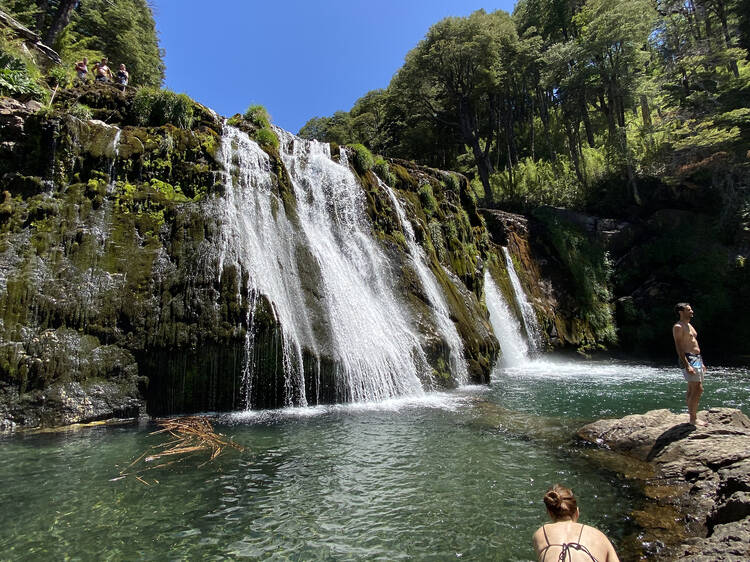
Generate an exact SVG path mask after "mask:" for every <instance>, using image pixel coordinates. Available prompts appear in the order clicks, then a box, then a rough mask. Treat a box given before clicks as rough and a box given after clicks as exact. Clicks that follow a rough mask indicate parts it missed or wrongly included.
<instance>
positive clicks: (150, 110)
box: [131, 88, 194, 129]
mask: <svg viewBox="0 0 750 562" xmlns="http://www.w3.org/2000/svg"><path fill="white" fill-rule="evenodd" d="M131 112H132V114H133V118H134V120H135V121H136V123H138V124H140V125H156V126H159V125H166V124H167V123H171V124H172V125H174V126H176V127H180V128H183V129H190V128H191V127H192V126H193V113H194V102H193V100H191V99H190V98H189V97H188V96H187V95H185V94H176V93H174V92H172V91H170V90H161V89H158V88H140V89H139V90H138V91H137V92H136V94H135V96H134V97H133V102H132V104H131Z"/></svg>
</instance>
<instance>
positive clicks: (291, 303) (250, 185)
mask: <svg viewBox="0 0 750 562" xmlns="http://www.w3.org/2000/svg"><path fill="white" fill-rule="evenodd" d="M225 129H226V130H225V133H224V135H223V138H222V145H221V156H222V159H223V164H224V168H225V170H226V172H227V184H228V186H227V192H226V197H225V200H224V202H223V205H221V208H220V209H219V213H220V221H221V224H222V225H223V231H222V248H221V253H220V256H219V274H220V275H221V273H222V272H223V270H224V267H225V265H226V264H227V263H229V264H232V265H234V266H235V268H236V270H237V271H238V272H239V271H243V270H244V271H247V273H248V275H249V284H250V287H249V292H250V295H251V296H250V303H249V312H248V314H249V318H248V321H247V324H248V331H247V336H246V340H245V356H246V357H245V367H244V373H243V378H244V381H243V383H244V385H245V395H246V400H249V398H250V393H251V390H252V389H251V388H250V386H251V384H252V382H251V381H252V372H251V370H252V364H253V361H252V351H253V345H254V339H255V329H254V328H255V327H254V322H253V313H254V311H255V307H256V305H257V303H258V295H264V296H265V297H266V298H267V299H268V300H269V302H270V303H271V305H272V313H273V315H274V318H275V320H276V321H277V322H278V323H279V324H280V325H281V326H282V350H281V357H282V363H283V365H282V368H283V372H284V376H285V381H284V402H285V404H286V405H293V404H297V405H302V406H304V405H307V397H306V395H305V384H304V364H303V352H302V350H303V346H306V347H308V348H309V349H311V350H313V351H315V350H316V345H315V338H314V337H313V335H312V328H311V325H310V320H309V318H308V316H307V306H306V305H305V299H304V296H303V288H302V286H301V283H300V276H299V272H298V271H297V259H296V252H297V238H298V236H297V233H296V231H295V229H294V227H293V225H292V224H291V222H290V221H289V220H288V219H287V216H286V214H285V213H284V212H283V201H282V200H281V198H280V197H279V196H278V195H277V194H276V193H275V192H274V186H273V180H272V177H271V173H270V171H271V164H270V161H269V158H268V155H267V154H266V153H265V152H263V150H261V148H260V147H259V146H258V145H257V144H256V143H255V142H253V141H251V140H250V138H249V137H248V136H247V135H246V134H245V133H243V132H241V131H239V130H237V129H235V128H233V127H229V126H227V127H226V128H225Z"/></svg>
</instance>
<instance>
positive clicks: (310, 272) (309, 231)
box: [216, 126, 431, 405]
mask: <svg viewBox="0 0 750 562" xmlns="http://www.w3.org/2000/svg"><path fill="white" fill-rule="evenodd" d="M275 131H276V133H277V134H278V136H279V137H280V139H281V147H280V150H281V155H282V158H283V161H284V164H285V166H286V168H287V170H288V171H289V175H290V179H291V183H292V186H291V188H292V190H293V194H294V205H295V207H296V216H291V215H290V216H287V213H286V210H285V206H284V201H283V199H282V197H281V196H280V195H279V194H278V193H277V191H276V187H275V183H274V180H273V177H272V174H271V164H270V160H269V157H268V155H267V154H266V153H265V152H264V151H263V150H261V149H260V147H258V145H257V144H256V143H255V142H253V141H252V140H250V139H249V137H248V136H247V135H246V134H245V133H243V132H240V131H239V130H237V129H235V128H233V127H230V126H225V131H224V135H223V139H222V147H221V155H222V158H223V163H224V167H225V170H226V176H227V178H226V183H227V186H228V187H227V194H226V197H225V198H224V199H223V200H220V201H217V205H218V207H219V208H217V210H216V212H217V213H218V218H219V220H220V221H221V223H222V224H223V232H222V249H221V255H220V268H219V270H220V271H223V270H224V269H225V268H226V267H227V266H228V265H232V266H234V267H235V268H236V269H237V271H245V272H247V274H248V278H249V280H248V283H249V292H250V293H251V294H252V295H255V296H254V297H253V298H258V296H260V295H262V296H263V297H265V298H266V299H267V300H268V302H269V303H270V304H271V307H272V309H273V314H274V316H275V319H276V321H277V323H278V325H279V326H280V328H281V335H282V336H281V337H282V343H283V346H282V347H283V353H282V357H283V361H282V362H283V365H282V368H283V373H284V377H285V382H284V386H285V398H284V401H285V403H286V404H287V405H306V404H307V403H308V402H310V403H313V402H317V400H318V397H317V396H306V393H305V374H306V366H305V361H304V360H303V358H304V355H305V354H306V353H307V354H309V355H312V356H314V357H315V358H317V359H318V363H317V364H316V365H312V366H311V367H310V366H308V368H307V371H308V373H307V374H308V375H309V376H313V377H315V376H318V377H319V376H320V368H321V366H320V359H321V358H327V359H328V360H329V363H330V364H332V365H333V366H332V367H331V369H332V370H333V373H332V377H333V380H334V384H335V399H336V400H337V401H372V400H382V399H385V398H390V397H394V396H399V395H407V394H418V393H421V392H422V388H421V383H420V379H426V378H428V377H429V373H430V372H431V370H430V368H429V365H428V364H427V360H426V358H425V356H424V353H423V351H422V349H421V348H420V346H419V343H418V338H417V336H416V334H415V333H414V331H413V330H412V328H411V323H410V319H409V318H408V317H407V316H406V315H405V308H404V307H403V306H402V305H401V303H399V302H398V300H397V298H396V296H395V292H394V283H393V280H392V278H391V276H390V272H389V266H388V263H387V260H386V258H385V256H384V255H383V254H382V251H381V250H380V248H379V246H378V244H377V242H376V241H375V239H374V238H373V237H372V234H371V227H370V224H369V222H368V219H367V216H366V213H365V211H364V201H363V198H364V195H363V194H362V190H361V187H360V186H359V185H358V183H357V181H356V179H355V177H354V175H353V174H352V172H351V171H350V170H349V169H348V168H347V167H345V166H342V165H340V164H337V163H336V162H334V161H333V160H331V158H330V152H329V147H328V145H327V144H321V143H318V142H315V141H304V140H302V139H299V138H297V137H295V136H293V135H291V134H290V133H287V132H286V131H283V130H281V129H275ZM254 308H255V307H254V303H251V306H250V307H249V310H250V312H249V314H250V318H248V326H250V329H249V330H248V336H247V338H248V339H247V341H246V347H247V349H246V352H247V355H248V359H247V360H246V362H247V367H246V371H248V372H246V373H245V374H246V376H247V377H248V380H252V373H251V372H250V370H251V369H252V365H253V362H252V360H251V359H250V357H251V355H252V352H253V347H254V345H255V342H254V341H253V333H254V331H253V329H252V327H253V318H252V315H253V310H254ZM246 384H248V385H249V384H250V383H249V382H246ZM316 388H317V387H316ZM248 405H249V401H248Z"/></svg>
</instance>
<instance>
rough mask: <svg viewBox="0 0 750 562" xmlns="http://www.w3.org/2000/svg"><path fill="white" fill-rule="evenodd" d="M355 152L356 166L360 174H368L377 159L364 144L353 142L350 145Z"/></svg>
mask: <svg viewBox="0 0 750 562" xmlns="http://www.w3.org/2000/svg"><path fill="white" fill-rule="evenodd" d="M349 148H351V149H352V151H353V152H354V159H353V161H354V168H355V169H356V170H357V171H358V172H359V173H360V174H366V173H367V172H369V171H370V170H371V169H372V167H373V166H374V165H375V159H374V158H373V157H372V153H371V152H370V151H369V150H367V147H366V146H365V145H363V144H352V145H350V146H349Z"/></svg>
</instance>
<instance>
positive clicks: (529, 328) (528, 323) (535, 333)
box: [503, 246, 541, 352]
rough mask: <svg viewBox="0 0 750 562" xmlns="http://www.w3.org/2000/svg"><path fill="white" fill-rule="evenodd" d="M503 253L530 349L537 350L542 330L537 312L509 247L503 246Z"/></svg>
mask: <svg viewBox="0 0 750 562" xmlns="http://www.w3.org/2000/svg"><path fill="white" fill-rule="evenodd" d="M503 255H504V256H505V264H506V266H507V269H508V276H509V277H510V284H511V286H512V287H513V293H514V295H515V297H516V302H517V303H518V307H519V308H520V309H521V320H522V321H523V327H524V330H525V331H526V336H527V337H528V342H529V351H531V352H534V351H537V349H539V339H540V334H541V330H540V329H539V322H538V321H537V319H536V313H535V312H534V308H533V307H532V306H531V303H529V300H528V299H527V298H526V293H524V291H523V287H522V286H521V281H520V280H519V279H518V274H517V273H516V267H515V265H513V260H512V259H511V257H510V252H508V248H507V247H505V246H503Z"/></svg>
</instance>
